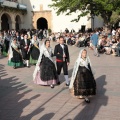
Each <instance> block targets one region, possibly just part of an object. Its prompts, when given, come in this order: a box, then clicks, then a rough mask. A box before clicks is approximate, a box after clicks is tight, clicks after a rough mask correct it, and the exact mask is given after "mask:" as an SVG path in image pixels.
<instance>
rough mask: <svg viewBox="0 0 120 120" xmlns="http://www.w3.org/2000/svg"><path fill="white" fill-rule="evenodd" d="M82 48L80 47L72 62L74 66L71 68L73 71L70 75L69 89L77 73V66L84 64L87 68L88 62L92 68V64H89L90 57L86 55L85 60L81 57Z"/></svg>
mask: <svg viewBox="0 0 120 120" xmlns="http://www.w3.org/2000/svg"><path fill="white" fill-rule="evenodd" d="M83 50H84V49H82V50H81V51H80V53H79V56H78V58H77V60H76V62H75V64H74V68H73V72H72V77H71V81H70V86H69V89H71V88H72V87H73V84H74V81H75V78H76V75H77V71H78V68H79V66H85V67H86V68H87V69H89V68H88V64H90V66H91V70H92V65H91V62H90V59H89V57H88V56H87V57H86V60H83V59H82V58H81V54H82V52H83ZM92 73H93V70H92Z"/></svg>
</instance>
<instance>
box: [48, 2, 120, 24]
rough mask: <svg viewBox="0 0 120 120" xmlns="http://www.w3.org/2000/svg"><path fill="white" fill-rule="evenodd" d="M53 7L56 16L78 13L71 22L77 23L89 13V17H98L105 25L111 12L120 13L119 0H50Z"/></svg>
mask: <svg viewBox="0 0 120 120" xmlns="http://www.w3.org/2000/svg"><path fill="white" fill-rule="evenodd" d="M52 2H53V3H52V4H51V5H49V6H50V7H53V8H54V9H55V10H56V11H57V12H56V13H57V15H60V14H61V13H66V15H71V13H74V12H78V11H79V15H78V17H77V18H75V19H74V20H72V21H76V22H78V21H79V19H80V17H83V16H86V15H87V14H88V13H90V15H91V16H98V15H100V16H101V17H102V18H103V20H104V23H105V24H108V23H109V22H110V17H111V15H112V12H116V11H117V12H120V0H52Z"/></svg>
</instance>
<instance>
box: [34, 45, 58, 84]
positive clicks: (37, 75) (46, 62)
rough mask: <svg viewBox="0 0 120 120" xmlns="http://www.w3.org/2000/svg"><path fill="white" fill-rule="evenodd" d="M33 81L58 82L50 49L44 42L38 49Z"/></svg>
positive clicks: (37, 82)
mask: <svg viewBox="0 0 120 120" xmlns="http://www.w3.org/2000/svg"><path fill="white" fill-rule="evenodd" d="M33 81H34V83H35V84H40V85H55V84H57V82H58V76H57V72H56V68H55V64H54V62H53V59H52V49H51V47H49V48H48V49H47V48H46V47H45V45H44V43H43V45H42V46H41V49H40V56H39V59H38V61H37V64H36V68H35V70H34V73H33Z"/></svg>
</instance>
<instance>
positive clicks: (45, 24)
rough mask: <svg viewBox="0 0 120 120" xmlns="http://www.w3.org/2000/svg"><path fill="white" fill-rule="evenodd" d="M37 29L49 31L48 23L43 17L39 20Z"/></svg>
mask: <svg viewBox="0 0 120 120" xmlns="http://www.w3.org/2000/svg"><path fill="white" fill-rule="evenodd" d="M37 29H42V30H44V29H48V22H47V20H46V19H45V18H42V17H41V18H39V19H38V20H37Z"/></svg>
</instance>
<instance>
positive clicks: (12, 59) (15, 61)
mask: <svg viewBox="0 0 120 120" xmlns="http://www.w3.org/2000/svg"><path fill="white" fill-rule="evenodd" d="M8 55H9V59H8V65H9V66H13V67H15V68H16V67H20V66H23V60H22V55H21V52H20V47H19V45H18V44H17V43H16V44H15V43H13V41H12V42H11V45H10V48H9V52H8Z"/></svg>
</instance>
